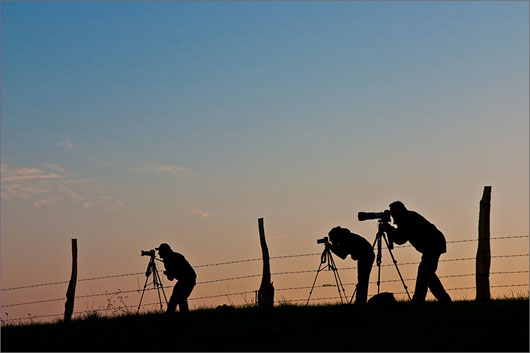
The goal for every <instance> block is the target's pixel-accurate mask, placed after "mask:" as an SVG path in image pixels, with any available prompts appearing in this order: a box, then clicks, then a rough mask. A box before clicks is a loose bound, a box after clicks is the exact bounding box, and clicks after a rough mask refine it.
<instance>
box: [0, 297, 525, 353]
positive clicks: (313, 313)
mask: <svg viewBox="0 0 530 353" xmlns="http://www.w3.org/2000/svg"><path fill="white" fill-rule="evenodd" d="M528 313H529V303H528V298H525V299H507V300H494V301H491V302H483V303H481V302H474V301H460V302H454V303H451V304H440V303H436V302H427V303H425V304H423V305H414V304H412V303H409V302H398V303H395V304H387V305H381V304H380V305H375V304H370V305H366V306H363V307H356V306H353V305H322V306H288V305H286V306H279V307H275V308H270V309H260V308H257V307H248V308H238V309H232V308H228V309H226V308H225V309H222V310H221V309H217V310H216V309H201V310H195V311H192V312H190V313H187V314H180V313H176V314H173V315H166V314H143V315H127V316H119V317H114V318H98V317H89V318H86V319H78V320H74V321H72V322H71V323H70V324H68V325H65V324H64V323H54V324H34V325H8V326H4V327H2V351H497V352H498V351H527V352H528V351H529V333H528V330H529V315H528Z"/></svg>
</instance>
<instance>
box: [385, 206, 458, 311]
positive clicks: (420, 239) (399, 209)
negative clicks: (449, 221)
mask: <svg viewBox="0 0 530 353" xmlns="http://www.w3.org/2000/svg"><path fill="white" fill-rule="evenodd" d="M389 207H390V214H391V216H392V219H393V221H394V224H395V225H396V226H397V228H394V227H392V226H391V225H390V224H388V223H386V224H384V225H382V227H383V230H384V231H385V232H386V234H387V235H388V237H389V240H390V241H391V242H394V243H396V244H399V245H402V244H405V243H406V242H407V241H408V242H410V244H411V245H412V246H413V247H414V248H415V249H416V250H418V251H419V252H420V253H422V256H421V262H420V265H419V267H418V276H417V278H416V288H415V289H414V296H413V297H412V301H413V302H424V301H425V297H426V296H427V289H430V290H431V293H432V294H433V295H434V297H435V298H436V299H437V300H438V301H440V302H451V297H450V296H449V294H447V292H446V291H445V289H444V287H443V285H442V282H440V279H439V278H438V276H437V275H436V269H437V268H438V261H439V259H440V255H441V254H443V253H445V252H446V251H447V249H446V244H445V237H444V235H443V234H442V232H440V231H439V230H438V229H437V228H436V226H434V224H432V223H430V222H429V221H428V220H426V219H425V218H424V217H423V216H422V215H420V214H419V213H417V212H414V211H411V210H408V209H407V208H406V207H405V205H404V204H403V203H402V202H401V201H396V202H393V203H391V204H390V206H389Z"/></svg>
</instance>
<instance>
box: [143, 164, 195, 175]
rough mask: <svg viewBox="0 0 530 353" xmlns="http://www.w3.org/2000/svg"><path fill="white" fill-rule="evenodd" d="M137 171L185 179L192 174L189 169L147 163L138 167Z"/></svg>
mask: <svg viewBox="0 0 530 353" xmlns="http://www.w3.org/2000/svg"><path fill="white" fill-rule="evenodd" d="M136 169H137V170H138V171H140V172H156V173H167V174H170V175H172V176H175V177H183V176H186V175H189V173H191V170H190V169H189V168H184V167H179V166H176V165H172V164H162V163H146V164H145V165H143V166H141V167H137V168H136Z"/></svg>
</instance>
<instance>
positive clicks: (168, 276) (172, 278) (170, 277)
mask: <svg viewBox="0 0 530 353" xmlns="http://www.w3.org/2000/svg"><path fill="white" fill-rule="evenodd" d="M164 274H165V275H166V277H167V279H168V280H170V281H172V280H174V279H175V278H174V277H173V276H172V275H170V274H169V272H168V271H164Z"/></svg>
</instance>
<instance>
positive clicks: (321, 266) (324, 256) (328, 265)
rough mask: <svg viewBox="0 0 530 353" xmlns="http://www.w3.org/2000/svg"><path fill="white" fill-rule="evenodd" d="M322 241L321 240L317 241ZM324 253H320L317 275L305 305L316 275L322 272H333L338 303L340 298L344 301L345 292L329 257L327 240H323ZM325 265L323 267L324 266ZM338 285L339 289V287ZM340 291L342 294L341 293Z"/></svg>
mask: <svg viewBox="0 0 530 353" xmlns="http://www.w3.org/2000/svg"><path fill="white" fill-rule="evenodd" d="M319 240H322V239H319ZM323 241H324V244H325V247H324V251H323V252H322V255H320V264H319V265H318V270H317V275H316V276H315V280H314V281H313V286H312V287H311V291H310V292H309V297H308V298H307V302H306V305H307V304H309V299H310V298H311V294H312V293H313V289H314V288H315V283H316V282H317V278H318V274H319V273H320V271H323V270H326V269H327V270H331V271H333V276H334V277H335V283H336V285H337V290H338V292H339V297H340V302H341V304H343V302H342V297H343V296H344V301H346V298H347V297H346V291H345V290H344V286H343V285H342V281H341V279H340V276H339V270H338V269H337V266H335V260H333V255H331V251H330V246H331V245H330V243H329V242H328V239H327V238H325V239H324V240H323ZM317 242H318V241H317ZM324 264H325V265H324ZM339 284H340V287H339ZM341 289H342V292H341Z"/></svg>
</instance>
